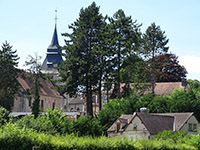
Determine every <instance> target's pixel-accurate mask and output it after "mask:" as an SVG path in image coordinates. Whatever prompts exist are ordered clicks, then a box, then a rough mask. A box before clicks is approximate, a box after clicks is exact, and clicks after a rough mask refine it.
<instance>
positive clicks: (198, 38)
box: [0, 0, 200, 80]
mask: <svg viewBox="0 0 200 150" xmlns="http://www.w3.org/2000/svg"><path fill="white" fill-rule="evenodd" d="M92 2H93V1H92V0H73V1H70V0H34V1H33V0H32V1H31V0H17V1H15V0H1V3H0V11H1V13H0V18H1V23H0V43H1V45H2V43H3V42H5V41H6V40H7V41H8V42H9V43H10V44H11V45H13V49H17V54H18V55H19V56H20V60H19V67H22V66H23V64H24V63H25V60H26V57H27V56H28V55H34V53H37V54H38V55H40V56H42V58H43V59H42V60H41V61H43V60H44V58H45V52H46V49H47V47H48V46H49V44H50V42H51V38H52V35H53V30H54V24H55V21H54V17H55V9H57V10H58V13H57V16H58V18H59V19H58V28H57V29H58V38H59V43H60V45H61V46H62V45H63V44H64V37H62V36H61V33H64V32H70V30H69V29H68V25H69V24H71V23H73V22H74V21H75V20H76V19H77V18H78V16H79V11H80V9H81V8H82V7H87V6H89V5H90V4H91V3H92ZM95 2H96V4H97V6H100V12H101V13H102V14H103V15H106V14H107V15H109V16H112V15H113V14H114V13H115V12H116V11H117V10H118V9H123V10H124V11H125V14H126V15H127V16H132V19H133V20H135V19H136V20H137V21H138V23H142V28H141V30H142V32H144V31H145V30H146V28H147V27H148V26H149V25H150V24H151V23H152V22H155V23H156V25H160V27H161V29H162V30H163V31H165V32H166V35H167V37H168V38H169V44H168V46H169V47H170V49H169V51H170V52H172V53H175V54H176V55H177V56H179V61H180V64H182V65H184V66H185V67H186V69H187V71H188V75H187V78H188V79H198V80H200V67H199V65H200V53H199V51H200V50H199V49H200V29H199V28H200V9H199V8H200V1H199V0H190V1H189V0H162V1H161V0H96V1H95Z"/></svg>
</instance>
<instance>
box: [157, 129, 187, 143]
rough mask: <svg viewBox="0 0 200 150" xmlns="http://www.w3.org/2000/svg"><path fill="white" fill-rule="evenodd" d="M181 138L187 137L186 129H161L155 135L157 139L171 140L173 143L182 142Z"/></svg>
mask: <svg viewBox="0 0 200 150" xmlns="http://www.w3.org/2000/svg"><path fill="white" fill-rule="evenodd" d="M183 138H185V140H186V138H187V131H176V132H173V131H163V132H160V133H158V134H157V135H156V137H155V139H157V140H171V141H172V142H173V143H179V142H183V141H181V140H183Z"/></svg>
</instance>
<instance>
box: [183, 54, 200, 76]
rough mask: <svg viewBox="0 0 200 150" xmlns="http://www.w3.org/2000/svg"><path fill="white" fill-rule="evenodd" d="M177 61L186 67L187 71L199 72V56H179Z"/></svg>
mask: <svg viewBox="0 0 200 150" xmlns="http://www.w3.org/2000/svg"><path fill="white" fill-rule="evenodd" d="M179 61H180V64H181V65H183V66H184V67H185V68H186V69H187V71H188V73H200V57H198V56H180V57H179Z"/></svg>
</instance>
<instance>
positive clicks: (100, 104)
mask: <svg viewBox="0 0 200 150" xmlns="http://www.w3.org/2000/svg"><path fill="white" fill-rule="evenodd" d="M101 86H102V85H101V76H100V79H99V111H100V110H101V109H102V97H101Z"/></svg>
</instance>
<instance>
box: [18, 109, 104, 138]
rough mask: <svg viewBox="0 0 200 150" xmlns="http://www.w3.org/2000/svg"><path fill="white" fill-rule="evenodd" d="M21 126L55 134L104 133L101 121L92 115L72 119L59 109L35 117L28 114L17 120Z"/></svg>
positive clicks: (93, 134) (97, 134)
mask: <svg viewBox="0 0 200 150" xmlns="http://www.w3.org/2000/svg"><path fill="white" fill-rule="evenodd" d="M16 124H18V126H19V127H21V128H29V129H34V130H36V131H37V132H43V133H49V134H52V135H55V134H60V135H63V134H72V133H73V134H76V135H77V136H87V135H90V136H101V135H102V134H103V130H102V126H101V125H100V123H99V121H98V120H97V119H95V118H91V117H90V116H86V117H85V116H81V117H80V118H78V119H77V120H70V119H69V118H68V117H66V115H65V114H63V112H62V111H58V110H57V109H54V110H49V109H47V112H46V113H45V115H44V116H38V117H37V118H34V116H33V115H27V116H25V117H23V118H22V119H19V120H17V121H16Z"/></svg>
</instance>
